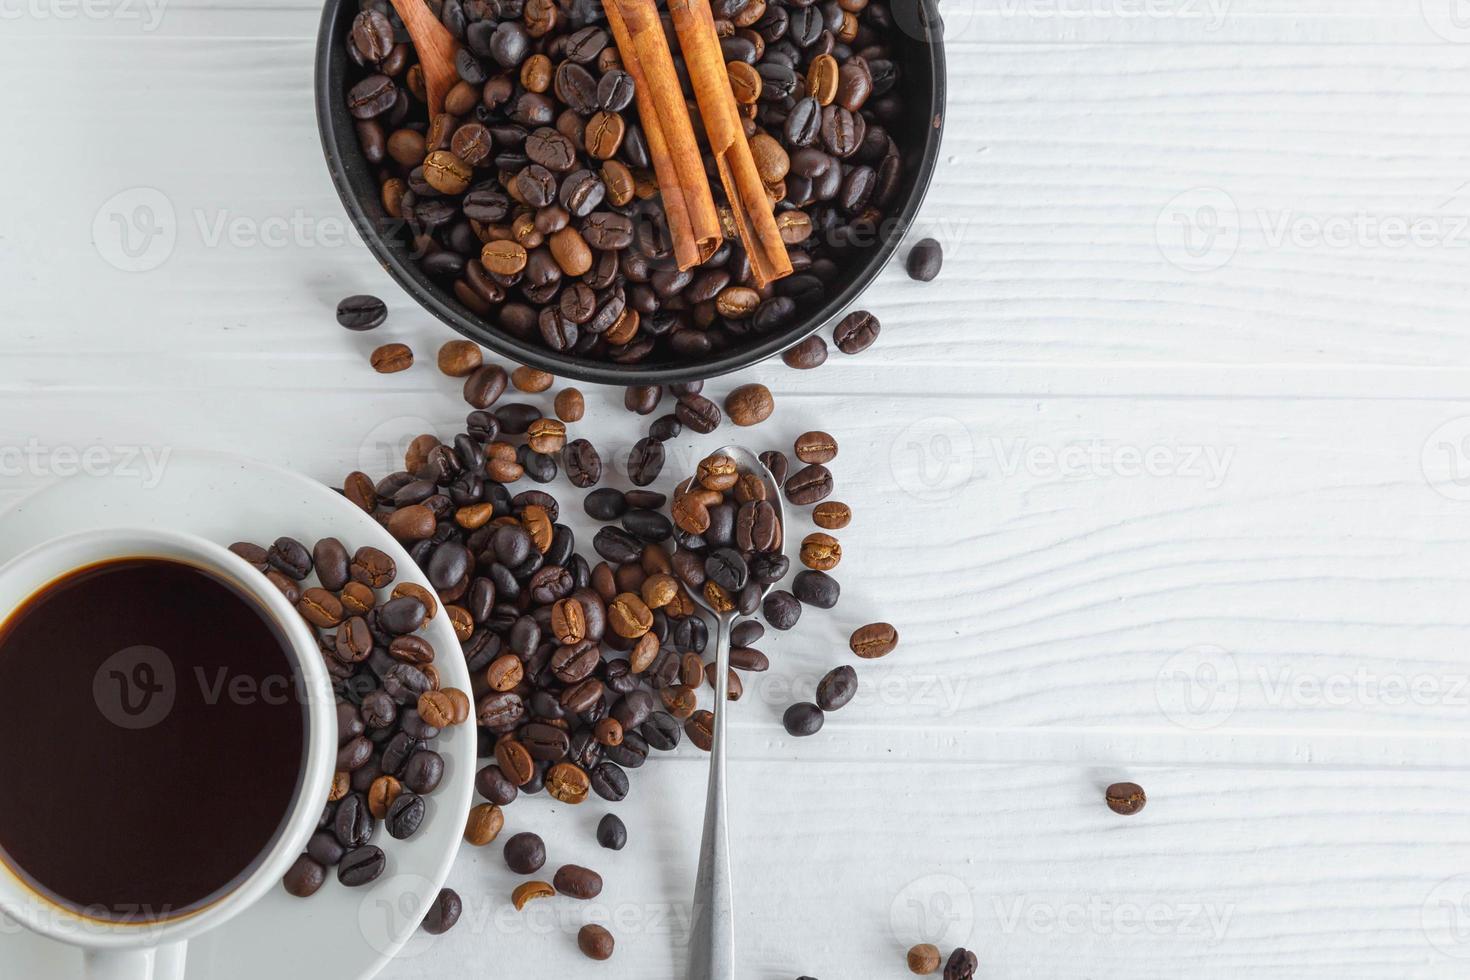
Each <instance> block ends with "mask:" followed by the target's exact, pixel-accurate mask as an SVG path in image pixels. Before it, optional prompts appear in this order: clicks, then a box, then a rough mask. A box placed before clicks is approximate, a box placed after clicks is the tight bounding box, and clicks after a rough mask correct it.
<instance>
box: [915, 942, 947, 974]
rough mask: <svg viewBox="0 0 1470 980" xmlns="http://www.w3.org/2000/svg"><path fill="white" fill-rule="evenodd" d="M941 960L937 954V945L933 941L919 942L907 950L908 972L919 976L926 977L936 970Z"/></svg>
mask: <svg viewBox="0 0 1470 980" xmlns="http://www.w3.org/2000/svg"><path fill="white" fill-rule="evenodd" d="M942 962H943V960H942V958H941V957H940V955H939V947H938V946H935V945H934V944H933V943H919V944H918V945H917V946H913V947H911V948H910V949H909V952H908V966H909V972H910V973H913V974H917V975H918V976H921V977H927V976H928V975H929V974H931V973H935V972H938V970H939V964H940V963H942Z"/></svg>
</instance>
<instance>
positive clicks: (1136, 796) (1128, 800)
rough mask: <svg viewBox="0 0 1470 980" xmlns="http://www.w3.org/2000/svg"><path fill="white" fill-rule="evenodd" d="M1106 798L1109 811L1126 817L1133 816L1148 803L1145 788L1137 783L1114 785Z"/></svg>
mask: <svg viewBox="0 0 1470 980" xmlns="http://www.w3.org/2000/svg"><path fill="white" fill-rule="evenodd" d="M1105 796H1106V799H1107V803H1108V809H1109V810H1112V811H1113V812H1114V813H1118V814H1121V815H1123V816H1125V817H1131V816H1133V814H1135V813H1137V812H1138V811H1139V810H1142V809H1143V807H1144V804H1146V803H1147V802H1148V797H1147V796H1146V795H1145V794H1144V792H1143V787H1142V786H1140V785H1138V784H1137V783H1114V784H1113V785H1111V786H1109V787H1108V789H1107V793H1106V794H1105Z"/></svg>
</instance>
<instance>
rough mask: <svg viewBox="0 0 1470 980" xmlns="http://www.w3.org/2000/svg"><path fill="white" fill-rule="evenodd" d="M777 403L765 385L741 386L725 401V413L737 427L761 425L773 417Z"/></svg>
mask: <svg viewBox="0 0 1470 980" xmlns="http://www.w3.org/2000/svg"><path fill="white" fill-rule="evenodd" d="M775 408H776V402H775V400H774V399H773V398H772V397H771V390H770V389H769V388H767V387H766V386H765V385H763V384H748V385H741V386H740V387H738V388H736V389H735V390H734V391H732V392H730V394H729V396H728V397H726V399H725V411H726V412H727V413H729V416H730V421H731V422H734V423H735V424H736V425H740V426H749V425H759V424H760V423H761V422H764V421H765V420H766V419H768V418H770V417H771V412H773V411H774V410H775Z"/></svg>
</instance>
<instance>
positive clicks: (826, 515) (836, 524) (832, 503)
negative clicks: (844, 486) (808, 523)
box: [812, 500, 852, 531]
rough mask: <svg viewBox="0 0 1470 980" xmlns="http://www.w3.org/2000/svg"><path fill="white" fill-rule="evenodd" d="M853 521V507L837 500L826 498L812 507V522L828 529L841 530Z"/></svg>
mask: <svg viewBox="0 0 1470 980" xmlns="http://www.w3.org/2000/svg"><path fill="white" fill-rule="evenodd" d="M851 522H852V509H851V508H849V507H848V506H847V505H846V504H844V503H842V502H840V501H836V500H824V501H822V502H821V503H820V504H817V506H815V507H813V508H812V523H814V524H816V525H817V527H820V528H822V529H823V530H827V531H840V530H842V529H843V528H845V527H847V525H848V524H849V523H851Z"/></svg>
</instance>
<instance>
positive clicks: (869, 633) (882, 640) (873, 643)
mask: <svg viewBox="0 0 1470 980" xmlns="http://www.w3.org/2000/svg"><path fill="white" fill-rule="evenodd" d="M847 645H848V648H849V649H851V650H852V652H853V653H855V654H857V655H858V656H859V657H862V658H863V659H864V660H876V659H878V658H879V657H886V656H888V655H889V654H890V653H892V652H893V651H894V649H895V648H896V647H897V646H898V630H896V629H894V628H893V626H892V625H891V624H889V623H869V624H868V625H867V626H859V627H858V628H857V629H855V630H853V632H852V636H851V637H850V638H849V639H848V641H847Z"/></svg>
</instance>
